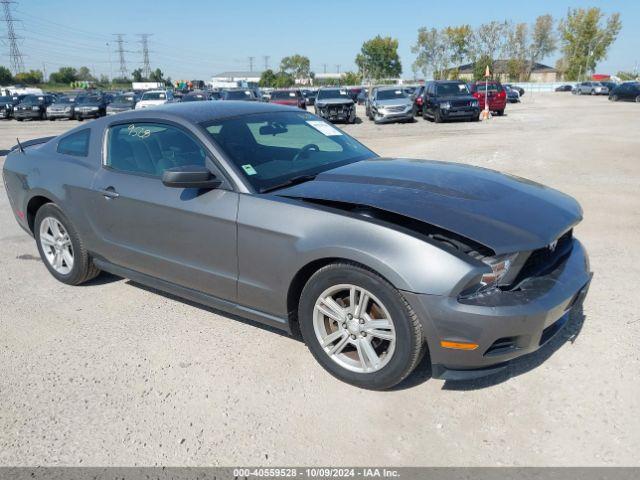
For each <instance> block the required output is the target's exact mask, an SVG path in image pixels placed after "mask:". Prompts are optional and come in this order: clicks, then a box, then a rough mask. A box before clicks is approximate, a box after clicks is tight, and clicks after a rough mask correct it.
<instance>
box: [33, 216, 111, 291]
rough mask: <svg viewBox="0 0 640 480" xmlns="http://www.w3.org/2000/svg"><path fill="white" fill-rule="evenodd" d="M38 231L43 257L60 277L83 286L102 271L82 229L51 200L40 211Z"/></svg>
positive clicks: (37, 223) (55, 275) (36, 219)
mask: <svg viewBox="0 0 640 480" xmlns="http://www.w3.org/2000/svg"><path fill="white" fill-rule="evenodd" d="M34 234H35V238H36V244H37V246H38V251H39V252H40V257H41V258H42V261H43V262H44V264H45V266H46V267H47V269H48V270H49V272H50V273H51V275H53V276H54V277H55V278H56V279H57V280H59V281H61V282H63V283H66V284H68V285H80V284H81V283H84V282H86V281H88V280H91V279H92V278H94V277H96V276H97V275H98V274H99V273H100V270H99V269H98V268H97V267H96V266H95V265H94V264H93V261H92V260H91V257H90V256H89V254H88V253H87V250H86V248H85V247H84V244H83V243H82V240H81V239H80V236H79V235H78V232H77V231H76V229H75V228H74V227H73V225H72V224H71V222H70V221H69V219H68V218H67V217H66V216H65V214H64V213H63V212H62V210H61V209H60V208H59V207H58V206H57V205H55V204H53V203H47V204H46V205H44V206H42V207H41V208H40V209H39V210H38V213H37V214H36V218H35V221H34Z"/></svg>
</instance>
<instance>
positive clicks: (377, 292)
mask: <svg viewBox="0 0 640 480" xmlns="http://www.w3.org/2000/svg"><path fill="white" fill-rule="evenodd" d="M298 318H299V320H300V330H301V332H302V336H303V338H304V340H305V343H306V344H307V346H308V348H309V350H310V351H311V353H312V354H313V356H314V357H315V358H316V360H317V361H318V362H319V363H320V364H321V365H322V366H323V367H324V368H325V369H326V370H327V371H328V372H329V373H331V374H332V375H333V376H335V377H336V378H338V379H340V380H342V381H345V382H348V383H351V384H352V385H356V386H359V387H363V388H369V389H374V390H383V389H387V388H391V387H393V386H394V385H396V384H397V383H399V382H401V381H402V380H403V379H404V378H405V377H406V376H407V375H409V374H410V373H411V372H412V371H413V369H414V368H415V366H416V365H417V363H418V361H419V360H420V358H421V353H422V349H423V339H422V326H421V325H420V322H419V321H418V319H417V317H416V315H415V313H414V312H413V310H412V309H411V307H410V306H409V304H408V303H407V302H406V300H405V299H404V297H402V295H401V294H400V292H398V290H396V289H395V288H394V287H393V286H392V285H390V284H389V283H388V282H387V281H385V280H384V279H383V278H381V277H379V276H378V275H376V274H375V273H373V272H371V271H369V270H367V269H365V268H363V267H360V266H357V265H354V264H350V263H336V264H331V265H328V266H326V267H324V268H322V269H320V270H318V271H317V272H316V273H315V274H314V275H313V276H312V277H311V278H310V279H309V281H308V282H307V285H306V286H305V287H304V289H303V291H302V295H301V298H300V306H299V311H298Z"/></svg>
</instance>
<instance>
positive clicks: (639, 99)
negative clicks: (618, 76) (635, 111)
mask: <svg viewBox="0 0 640 480" xmlns="http://www.w3.org/2000/svg"><path fill="white" fill-rule="evenodd" d="M636 103H640V95H638V96H637V97H636Z"/></svg>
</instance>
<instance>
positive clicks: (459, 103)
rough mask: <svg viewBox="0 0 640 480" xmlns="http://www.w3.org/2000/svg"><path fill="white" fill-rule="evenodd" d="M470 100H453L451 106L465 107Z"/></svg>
mask: <svg viewBox="0 0 640 480" xmlns="http://www.w3.org/2000/svg"><path fill="white" fill-rule="evenodd" d="M470 103H471V102H469V100H455V101H453V102H451V106H452V107H467V106H469V105H470Z"/></svg>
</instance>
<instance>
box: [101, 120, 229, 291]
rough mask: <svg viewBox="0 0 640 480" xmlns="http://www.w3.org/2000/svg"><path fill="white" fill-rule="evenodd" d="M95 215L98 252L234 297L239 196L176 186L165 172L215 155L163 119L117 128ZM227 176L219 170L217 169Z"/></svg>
mask: <svg viewBox="0 0 640 480" xmlns="http://www.w3.org/2000/svg"><path fill="white" fill-rule="evenodd" d="M105 146H106V152H105V156H104V164H103V165H102V168H100V169H99V170H98V172H97V173H96V175H95V177H94V180H93V185H92V196H91V205H90V210H91V211H92V215H91V220H90V221H91V222H92V226H93V229H94V231H95V233H96V235H97V237H98V238H99V247H98V249H99V251H98V252H96V253H99V254H100V255H101V256H103V257H104V258H105V259H107V260H108V261H110V262H111V263H114V264H116V265H118V266H121V267H125V268H128V269H131V270H135V271H137V272H141V273H144V274H147V275H150V276H152V277H155V278H159V279H162V280H165V281H168V282H171V283H174V284H177V285H181V286H185V287H188V288H191V289H194V290H197V291H200V292H204V293H207V294H210V295H213V296H216V297H219V298H223V299H228V300H235V297H236V280H237V273H238V272H237V260H236V256H237V252H236V214H237V208H238V194H237V193H235V192H234V191H232V190H231V189H230V188H229V186H228V183H227V182H226V181H225V182H223V185H222V187H221V188H217V189H213V190H206V191H203V190H199V189H192V188H188V189H183V188H170V187H166V186H164V185H163V183H162V181H161V175H162V173H163V171H164V170H165V169H167V168H172V167H178V166H184V165H204V164H205V158H206V157H207V156H208V155H209V153H208V152H207V151H206V150H205V149H204V147H202V145H201V144H200V143H199V142H198V141H197V140H196V139H195V138H194V137H193V136H192V135H191V134H190V133H189V132H187V131H186V130H184V129H182V128H181V127H179V126H176V125H172V124H164V123H160V122H152V123H150V122H131V123H127V124H121V125H112V126H111V127H110V128H109V130H108V134H107V141H106V143H105ZM212 173H214V174H215V175H216V176H217V177H218V178H220V179H224V176H223V175H222V174H221V172H220V171H216V172H212Z"/></svg>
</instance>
